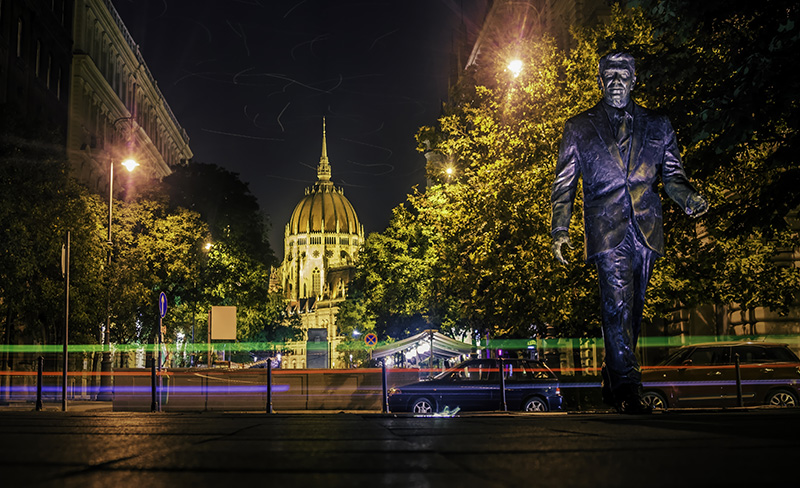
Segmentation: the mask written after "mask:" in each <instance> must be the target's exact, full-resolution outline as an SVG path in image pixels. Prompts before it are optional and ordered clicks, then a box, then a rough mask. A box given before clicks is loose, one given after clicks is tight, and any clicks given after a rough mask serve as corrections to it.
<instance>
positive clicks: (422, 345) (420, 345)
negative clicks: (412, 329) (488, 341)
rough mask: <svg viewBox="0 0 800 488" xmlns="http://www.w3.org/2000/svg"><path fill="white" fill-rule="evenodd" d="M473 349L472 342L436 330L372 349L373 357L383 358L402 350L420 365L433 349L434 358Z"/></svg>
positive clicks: (450, 356) (442, 357)
mask: <svg viewBox="0 0 800 488" xmlns="http://www.w3.org/2000/svg"><path fill="white" fill-rule="evenodd" d="M473 350H474V346H472V344H467V343H466V342H462V341H458V340H456V339H451V338H449V337H447V336H445V335H443V334H441V333H439V332H437V331H435V330H426V331H423V332H420V333H419V334H417V335H415V336H411V337H409V338H407V339H403V340H401V341H397V342H392V343H390V344H386V345H383V346H380V347H376V348H375V349H374V350H373V351H372V359H381V358H384V357H386V356H391V355H393V354H396V353H398V352H400V353H403V356H404V358H409V357H414V358H416V359H417V365H419V364H420V363H421V362H423V361H425V360H427V359H430V355H431V351H432V352H433V357H434V358H438V359H451V358H455V357H458V356H463V355H467V354H470V353H471V352H473Z"/></svg>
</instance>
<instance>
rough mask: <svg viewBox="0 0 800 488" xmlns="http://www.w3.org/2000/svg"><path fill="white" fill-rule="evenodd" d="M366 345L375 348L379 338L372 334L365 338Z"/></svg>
mask: <svg viewBox="0 0 800 488" xmlns="http://www.w3.org/2000/svg"><path fill="white" fill-rule="evenodd" d="M364 343H365V344H366V345H368V346H374V345H376V344H378V336H376V335H375V334H373V333H372V332H370V333H369V334H367V335H365V336H364Z"/></svg>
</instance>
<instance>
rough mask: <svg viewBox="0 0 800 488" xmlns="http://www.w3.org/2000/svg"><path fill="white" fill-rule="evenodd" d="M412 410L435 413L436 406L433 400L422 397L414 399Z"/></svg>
mask: <svg viewBox="0 0 800 488" xmlns="http://www.w3.org/2000/svg"><path fill="white" fill-rule="evenodd" d="M411 411H412V412H414V413H423V414H430V413H434V411H435V408H434V406H433V402H432V401H430V400H429V399H427V398H425V397H422V398H417V399H416V400H414V403H413V404H412V405H411Z"/></svg>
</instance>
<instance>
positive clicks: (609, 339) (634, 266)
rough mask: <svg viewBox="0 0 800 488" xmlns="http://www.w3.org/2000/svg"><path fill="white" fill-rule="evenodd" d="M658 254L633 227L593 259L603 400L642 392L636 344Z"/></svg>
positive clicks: (629, 227)
mask: <svg viewBox="0 0 800 488" xmlns="http://www.w3.org/2000/svg"><path fill="white" fill-rule="evenodd" d="M658 256H659V255H658V254H657V253H655V252H653V250H651V249H650V248H648V247H647V246H646V245H645V244H644V242H643V239H642V238H641V237H640V236H639V231H638V230H637V229H636V227H635V226H634V225H633V224H629V225H628V230H627V232H626V234H625V238H624V239H623V240H622V242H621V243H620V244H619V245H618V246H617V247H615V248H614V249H612V250H610V251H607V252H605V253H602V254H599V255H597V256H595V257H594V258H593V261H594V262H595V264H596V266H597V274H598V277H599V279H600V303H601V306H602V318H603V342H604V344H605V359H604V361H603V371H602V373H603V390H604V391H603V397H604V398H609V394H610V395H611V397H610V398H611V399H613V400H614V401H620V400H621V399H623V398H625V397H626V396H629V395H632V394H633V395H637V396H638V395H639V394H640V392H641V383H642V373H641V370H640V369H639V362H638V361H637V360H636V355H635V351H636V343H637V341H638V340H639V332H640V330H641V327H642V312H643V310H644V300H645V292H646V291H647V284H648V282H649V281H650V275H651V274H652V272H653V264H654V263H655V260H656V259H657V258H658Z"/></svg>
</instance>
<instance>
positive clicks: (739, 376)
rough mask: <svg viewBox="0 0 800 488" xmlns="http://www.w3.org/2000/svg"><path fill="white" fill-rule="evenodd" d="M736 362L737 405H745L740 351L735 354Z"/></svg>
mask: <svg viewBox="0 0 800 488" xmlns="http://www.w3.org/2000/svg"><path fill="white" fill-rule="evenodd" d="M733 358H734V364H735V365H736V401H737V405H739V406H740V407H744V398H743V397H742V370H741V366H740V364H739V353H738V352H737V353H736V354H734V355H733Z"/></svg>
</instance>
